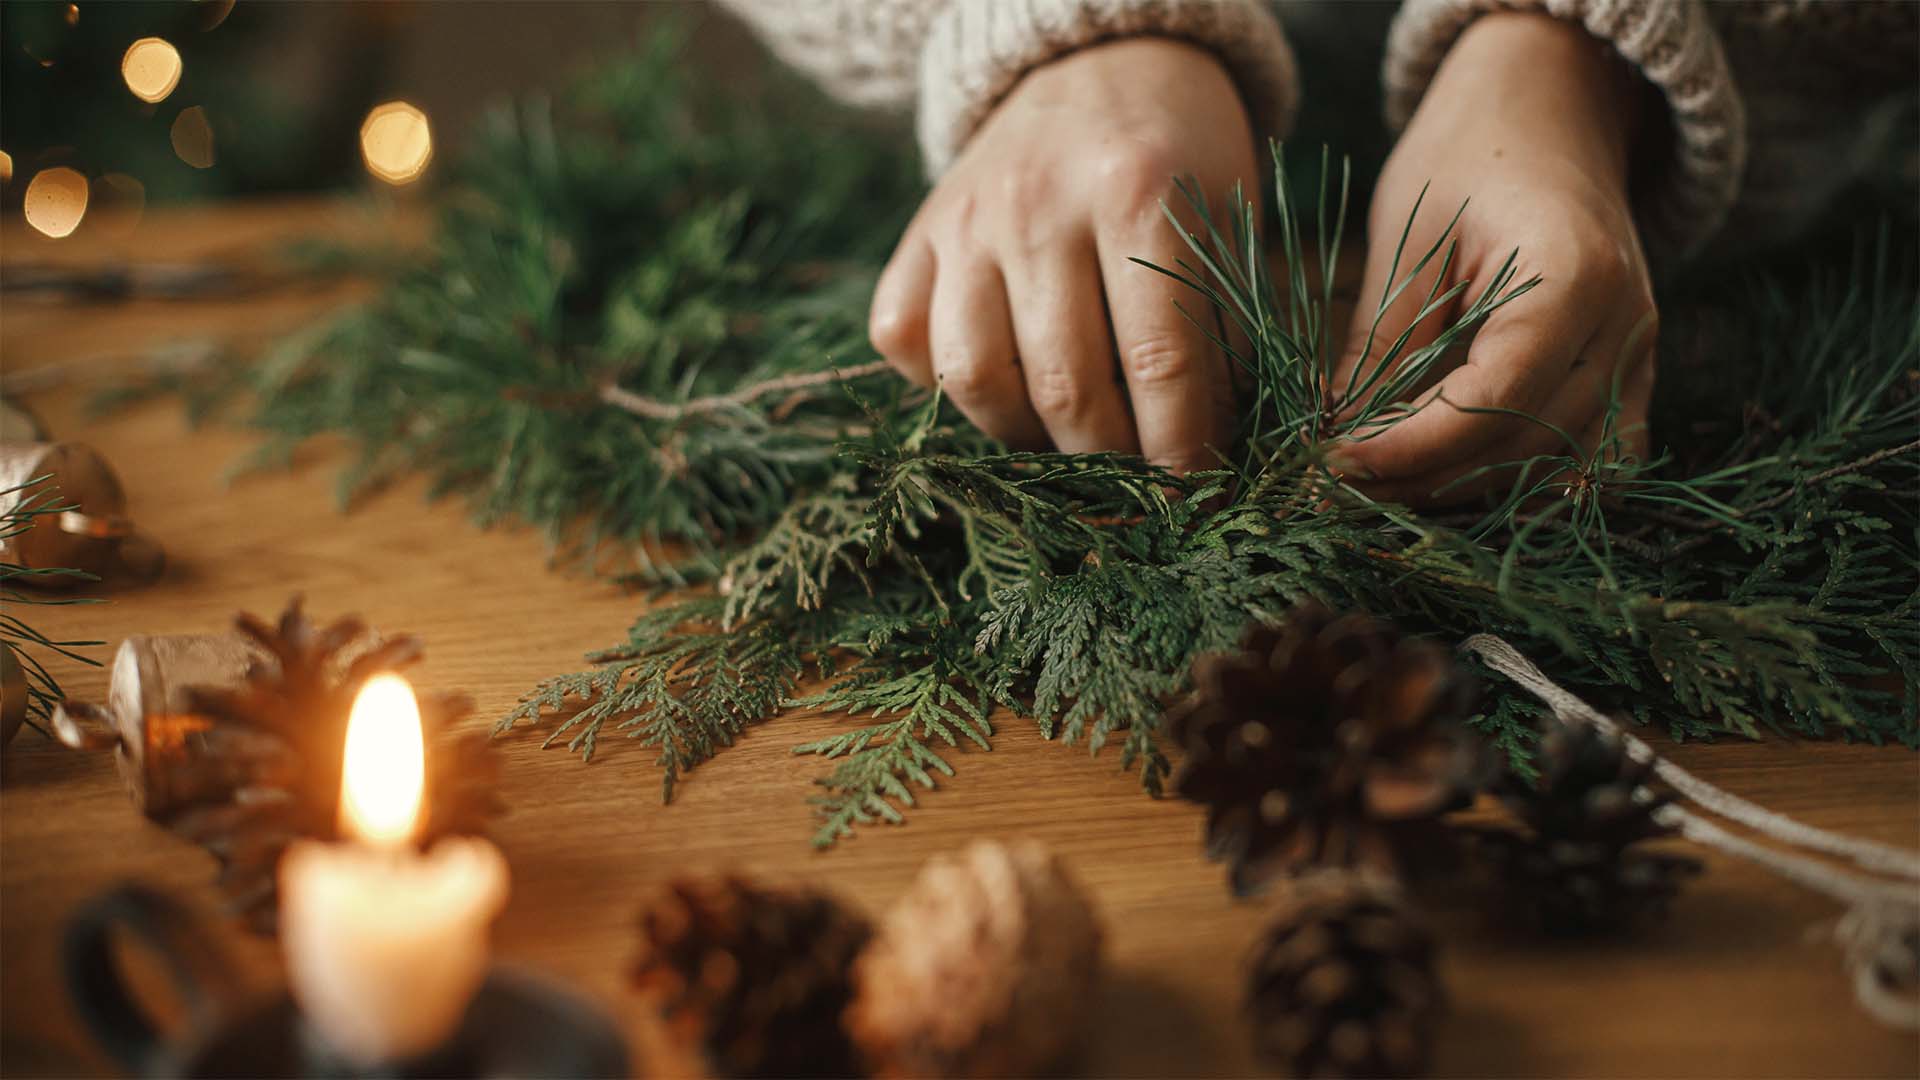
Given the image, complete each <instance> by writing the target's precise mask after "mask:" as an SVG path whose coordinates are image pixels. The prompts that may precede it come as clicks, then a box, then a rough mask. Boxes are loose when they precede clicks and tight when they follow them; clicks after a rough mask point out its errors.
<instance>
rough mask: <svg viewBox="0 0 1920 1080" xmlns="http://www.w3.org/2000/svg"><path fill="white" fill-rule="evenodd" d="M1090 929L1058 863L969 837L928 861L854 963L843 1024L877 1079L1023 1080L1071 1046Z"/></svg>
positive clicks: (1088, 966) (1086, 991) (1091, 953)
mask: <svg viewBox="0 0 1920 1080" xmlns="http://www.w3.org/2000/svg"><path fill="white" fill-rule="evenodd" d="M1100 938H1101V933H1100V927H1099V925H1098V923H1097V922H1096V921H1095V919H1094V915H1093V912H1092V910H1091V908H1090V907H1089V906H1088V904H1087V899H1086V896H1085V894H1084V893H1082V892H1081V891H1080V889H1079V887H1078V886H1077V885H1075V883H1074V882H1073V880H1072V879H1071V878H1069V877H1068V876H1067V874H1066V870H1065V868H1064V867H1063V866H1062V865H1061V863H1060V860H1059V859H1057V858H1055V857H1054V856H1053V855H1051V854H1049V853H1048V852H1047V851H1046V850H1045V849H1044V848H1042V847H1040V846H1039V845H1037V844H1031V843H1029V844H1021V845H1018V846H1014V847H1006V846H1003V845H1000V844H995V843H987V842H980V843H976V844H973V845H972V846H970V847H968V848H967V849H966V850H965V851H964V852H962V853H961V854H960V855H959V857H958V858H945V857H940V858H934V859H932V860H929V861H928V863H927V865H926V866H925V868H923V869H922V870H921V871H920V876H919V878H918V879H917V880H916V881H915V882H914V885H913V887H912V889H910V890H909V891H908V893H907V895H906V896H904V897H902V898H901V900H900V902H899V903H897V904H895V905H894V906H893V908H892V909H891V910H890V911H889V912H888V913H887V917H886V919H885V920H884V922H883V924H882V926H881V928H880V932H879V935H878V936H877V937H876V938H875V940H874V943H873V946H872V948H870V949H869V950H868V951H867V953H866V955H864V956H862V957H861V959H860V962H859V964H858V965H857V966H856V968H855V982H856V996H855V999H854V1003H853V1007H852V1009H850V1010H849V1011H848V1014H847V1026H848V1028H849V1030H850V1031H851V1033H852V1035H853V1039H854V1042H855V1043H856V1044H857V1045H858V1046H859V1048H860V1050H861V1051H862V1054H863V1056H864V1058H865V1060H866V1063H867V1065H868V1066H869V1067H870V1068H871V1069H872V1070H873V1071H874V1072H875V1073H876V1074H878V1075H881V1076H915V1077H923V1076H967V1077H972V1076H980V1077H986V1076H1031V1075H1035V1074H1038V1073H1043V1072H1046V1071H1047V1070H1049V1069H1051V1068H1053V1067H1055V1066H1057V1065H1059V1064H1061V1063H1062V1061H1063V1059H1064V1058H1065V1057H1067V1056H1068V1054H1069V1053H1070V1052H1071V1051H1072V1050H1073V1049H1074V1046H1075V1043H1076V1042H1077V1040H1078V1036H1079V1033H1080V1029H1081V1025H1082V1021H1083V1019H1084V1017H1085V1015H1086V1012H1087V1009H1088V1006H1089V1004H1090V998H1091V996H1092V988H1093V982H1094V977H1095V974H1096V971H1097V968H1098V965H1099V954H1100Z"/></svg>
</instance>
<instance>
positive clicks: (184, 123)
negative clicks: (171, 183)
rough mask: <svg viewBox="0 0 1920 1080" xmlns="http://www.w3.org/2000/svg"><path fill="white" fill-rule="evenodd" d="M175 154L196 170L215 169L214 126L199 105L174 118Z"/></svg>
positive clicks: (172, 136) (173, 137)
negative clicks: (209, 122) (208, 121)
mask: <svg viewBox="0 0 1920 1080" xmlns="http://www.w3.org/2000/svg"><path fill="white" fill-rule="evenodd" d="M170 135H171V138H172V139H173V152H174V153H175V154H177V155H179V157H180V160H181V161H184V162H186V163H187V164H189V165H191V166H193V167H194V168H196V169H211V168H213V126H212V125H211V124H208V123H207V110H205V109H203V108H201V107H200V106H198V105H194V106H191V107H189V108H185V109H182V110H180V115H179V116H176V117H174V118H173V130H172V132H171V133H170Z"/></svg>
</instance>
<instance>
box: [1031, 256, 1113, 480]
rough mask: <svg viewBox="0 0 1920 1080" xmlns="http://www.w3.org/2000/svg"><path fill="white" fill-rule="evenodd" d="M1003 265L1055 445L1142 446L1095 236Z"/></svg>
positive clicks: (1035, 404)
mask: <svg viewBox="0 0 1920 1080" xmlns="http://www.w3.org/2000/svg"><path fill="white" fill-rule="evenodd" d="M1002 266H1003V269H1004V272H1005V273H1006V275H1007V285H1008V296H1009V298H1010V299H1012V300H1013V333H1014V338H1015V340H1017V341H1018V342H1019V344H1020V367H1021V370H1022V372H1023V373H1024V375H1025V377H1026V396H1027V399H1028V400H1029V401H1030V402H1031V404H1032V409H1033V412H1034V413H1035V414H1036V415H1037V416H1039V418H1040V422H1041V423H1042V424H1044V425H1045V426H1046V429H1047V434H1048V435H1049V436H1050V437H1051V438H1052V440H1053V445H1054V446H1055V447H1056V448H1058V449H1060V450H1064V451H1066V452H1068V453H1087V452H1091V451H1096V450H1114V451H1119V452H1121V453H1132V452H1134V451H1136V450H1138V449H1139V444H1138V443H1137V442H1136V441H1135V439H1134V433H1133V422H1132V420H1131V419H1130V418H1129V417H1128V416H1127V407H1126V402H1125V401H1124V399H1123V398H1122V397H1121V394H1120V384H1119V382H1118V379H1117V377H1116V375H1115V373H1114V359H1113V335H1112V333H1111V332H1110V331H1109V330H1108V322H1107V302H1106V296H1105V294H1104V292H1103V291H1102V289H1101V286H1100V274H1099V264H1098V262H1097V261H1096V257H1095V255H1094V251H1093V245H1092V243H1091V241H1090V240H1084V241H1080V242H1066V243H1060V244H1052V245H1049V246H1047V247H1045V248H1042V249H1038V250H1034V251H1028V252H1023V253H1021V254H1020V256H1019V257H1018V258H1017V259H1010V260H1008V261H1007V262H1005V263H1003V264H1002Z"/></svg>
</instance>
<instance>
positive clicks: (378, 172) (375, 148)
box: [360, 101, 433, 184]
mask: <svg viewBox="0 0 1920 1080" xmlns="http://www.w3.org/2000/svg"><path fill="white" fill-rule="evenodd" d="M360 157H361V158H362V160H364V161H365V162H366V165H367V171H368V172H370V173H372V174H373V175H375V176H377V177H379V178H380V179H382V180H385V181H386V182H387V183H389V184H410V183H412V182H413V181H415V180H418V179H419V178H420V174H422V173H424V172H426V171H427V163H428V162H430V161H432V160H433V130H432V128H431V127H430V126H429V125H428V123H427V114H426V113H423V112H421V111H420V110H419V109H418V108H417V107H415V106H413V105H411V104H408V103H407V102H404V101H389V102H387V103H386V104H384V105H376V106H374V108H373V111H371V112H369V113H367V119H366V121H365V122H363V123H362V124H361V125H360Z"/></svg>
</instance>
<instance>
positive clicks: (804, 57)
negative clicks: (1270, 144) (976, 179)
mask: <svg viewBox="0 0 1920 1080" xmlns="http://www.w3.org/2000/svg"><path fill="white" fill-rule="evenodd" d="M722 3H723V4H724V5H725V6H726V7H728V8H730V9H732V10H733V11H735V12H736V13H737V14H739V15H740V16H741V17H742V18H743V19H745V20H746V21H747V22H748V23H749V24H750V25H752V26H753V27H754V28H755V30H756V31H757V32H758V33H759V34H760V36H761V37H762V38H763V39H765V40H766V42H767V43H768V46H769V47H770V48H771V49H772V50H773V51H774V53H775V55H777V56H779V57H780V58H781V59H782V60H784V61H786V62H787V63H789V64H792V65H793V66H795V67H797V68H799V69H800V70H802V71H804V72H806V73H807V74H808V75H810V76H811V77H813V78H814V79H815V80H816V81H818V82H819V83H820V84H821V85H822V86H823V87H824V88H826V90H827V91H828V92H829V93H831V94H833V95H834V96H835V97H838V98H840V99H841V100H843V101H847V102H850V103H853V104H856V105H865V106H878V107H896V108H904V107H913V108H914V109H915V110H916V119H917V126H918V131H919V137H920V148H921V151H922V153H923V154H924V156H925V158H926V162H927V169H928V172H929V173H930V174H932V175H936V176H937V175H939V173H940V172H942V171H943V170H945V168H946V167H947V165H948V164H950V163H951V162H952V161H953V159H954V157H955V155H957V154H958V153H959V152H960V149H961V148H962V147H964V146H965V145H966V143H967V140H968V139H969V138H971V137H972V135H973V133H974V131H975V129H977V128H978V127H979V126H980V123H981V122H982V121H983V120H985V119H986V116H987V114H988V113H989V112H991V111H992V110H993V107H994V106H995V105H998V104H999V103H1000V100H1001V99H1002V98H1003V97H1005V96H1006V95H1007V92H1008V91H1010V90H1012V89H1013V86H1014V84H1015V83H1017V82H1019V81H1020V78H1021V77H1022V76H1023V75H1025V74H1026V73H1027V72H1028V71H1031V70H1032V69H1033V68H1035V67H1038V66H1040V65H1042V64H1045V63H1047V62H1048V61H1050V60H1055V59H1058V58H1060V57H1062V56H1065V55H1066V54H1068V53H1070V52H1073V51H1074V50H1076V49H1081V48H1086V47H1088V46H1090V45H1095V44H1099V43H1100V42H1103V41H1110V40H1113V39H1116V38H1123V37H1139V36H1161V37H1171V38H1177V39H1180V40H1183V41H1188V42H1191V43H1193V44H1195V45H1198V46H1200V47H1201V48H1204V49H1207V50H1209V51H1210V52H1212V53H1213V54H1214V55H1215V56H1217V57H1219V58H1220V60H1221V62H1222V63H1223V64H1224V65H1225V66H1226V68H1227V70H1228V72H1229V73H1230V74H1231V75H1232V76H1233V78H1234V82H1235V84H1236V85H1237V86H1238V87H1239V88H1240V93H1241V96H1242V98H1243V99H1244V100H1245V102H1246V105H1247V110H1248V113H1249V115H1250V116H1251V117H1252V119H1253V123H1254V127H1255V131H1256V132H1257V133H1258V134H1260V135H1278V134H1282V133H1284V132H1285V130H1286V129H1287V127H1288V126H1289V125H1290V124H1291V122H1292V117H1293V110H1294V106H1295V103H1296V102H1297V101H1298V99H1299V96H1300V94H1299V81H1298V77H1297V75H1296V74H1295V70H1294V63H1293V54H1292V52H1291V51H1290V50H1289V48H1288V46H1287V42H1286V39H1285V37H1284V36H1283V35H1282V34H1281V31H1280V23H1279V21H1278V19H1276V18H1275V16H1274V14H1273V11H1272V9H1271V8H1270V7H1269V6H1268V4H1266V3H1265V2H1263V0H722Z"/></svg>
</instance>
